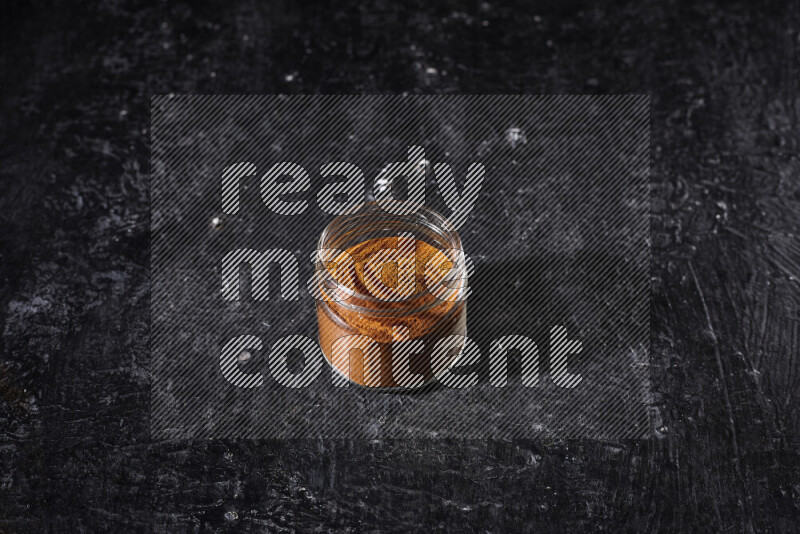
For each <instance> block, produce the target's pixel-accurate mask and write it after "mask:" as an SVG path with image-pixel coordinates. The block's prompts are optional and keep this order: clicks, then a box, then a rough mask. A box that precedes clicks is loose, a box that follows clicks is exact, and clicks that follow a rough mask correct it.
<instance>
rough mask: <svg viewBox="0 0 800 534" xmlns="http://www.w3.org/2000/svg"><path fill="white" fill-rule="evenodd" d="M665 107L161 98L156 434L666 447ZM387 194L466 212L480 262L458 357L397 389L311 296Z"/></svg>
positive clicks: (155, 229)
mask: <svg viewBox="0 0 800 534" xmlns="http://www.w3.org/2000/svg"><path fill="white" fill-rule="evenodd" d="M649 105H650V102H649V97H647V96H642V95H608V96H485V95H483V96H478V95H474V96H405V97H404V96H345V95H343V96H291V97H289V96H180V95H179V96H156V97H154V98H153V99H152V194H151V202H152V205H151V232H152V254H151V261H152V265H151V268H152V298H151V303H152V304H151V307H152V309H151V312H152V338H151V347H152V352H153V358H152V362H153V364H152V375H153V382H152V402H151V431H152V434H153V436H154V437H155V438H157V439H185V438H235V437H246V438H295V437H297V438H302V437H351V438H389V437H395V438H396V437H409V438H418V437H467V438H482V437H493V438H533V437H553V436H556V437H564V438H570V437H587V438H595V439H602V440H609V441H615V440H620V439H626V438H644V437H648V436H649V435H650V432H651V429H650V420H649V417H648V403H649V398H650V397H649V396H650V391H649V373H650V371H649V364H648V362H649V356H648V353H649V345H650V325H649V314H650V302H649V269H650V250H649V244H648V240H649V194H650V193H649V128H650V125H649ZM393 163H398V166H397V167H396V168H397V169H399V168H401V166H400V165H399V164H400V163H402V164H408V169H412V168H413V171H409V172H413V173H416V174H415V176H416V178H419V179H418V180H412V181H409V182H408V183H407V184H406V183H404V180H403V179H397V178H396V177H394V178H392V172H390V171H387V166H388V165H390V164H393ZM481 166H482V167H481ZM481 169H483V173H482V174H481V173H480V170H481ZM395 174H396V173H395ZM421 184H424V188H421V187H420V185H421ZM387 195H395V196H397V197H398V198H399V197H402V198H407V197H412V198H419V196H420V195H421V196H422V199H424V202H425V204H426V205H428V206H430V207H432V208H433V209H435V210H436V211H438V212H440V213H442V214H443V215H445V216H446V217H448V218H449V219H450V220H451V222H453V224H455V225H456V226H458V232H459V234H460V236H461V239H462V242H463V247H464V252H465V253H466V255H467V256H468V257H469V259H470V260H471V262H472V265H473V268H474V272H473V274H472V275H471V276H470V279H469V288H470V293H469V297H468V299H467V329H466V330H467V331H466V334H467V337H468V339H467V340H466V342H465V340H464V339H463V338H460V339H443V340H442V342H441V343H442V344H441V347H440V349H441V354H442V355H443V356H442V357H443V358H445V356H447V355H446V354H445V353H448V354H449V352H448V351H450V349H452V348H453V347H455V348H456V350H457V349H458V348H459V347H461V349H460V350H461V354H460V355H459V357H458V358H457V359H456V362H457V364H458V365H457V367H455V368H449V369H446V370H445V372H443V373H442V374H441V376H439V379H438V380H434V381H433V383H430V384H425V385H424V386H422V387H419V386H421V379H420V377H419V376H418V375H416V374H414V373H412V372H411V371H410V370H409V368H408V366H407V365H406V364H403V365H401V366H399V369H398V371H397V372H398V373H399V375H398V376H399V378H400V380H399V381H398V383H403V384H408V385H409V387H408V388H407V389H406V390H402V388H400V389H401V391H398V390H397V388H393V389H392V391H391V392H385V391H381V390H379V389H376V388H370V387H360V386H356V385H354V384H350V383H348V381H347V380H346V379H344V378H343V377H342V374H341V372H340V371H338V370H336V369H333V368H332V367H331V366H330V365H328V363H327V360H326V359H325V356H324V354H323V353H322V351H321V350H320V347H319V345H318V343H317V340H318V332H317V312H316V307H315V301H314V298H313V296H312V294H311V293H310V292H309V290H308V286H307V282H308V280H309V279H311V278H312V275H313V272H314V263H313V261H312V258H313V257H314V256H315V251H316V248H317V243H318V240H319V237H320V235H321V233H322V232H323V230H324V229H325V227H326V226H327V225H328V224H329V223H330V222H331V221H332V220H333V218H334V217H336V216H337V215H338V214H341V213H344V212H346V211H347V210H349V209H352V208H353V207H355V206H358V205H359V204H361V203H362V202H364V201H365V200H373V199H375V198H378V199H381V198H386V196H387ZM410 242H411V240H409V241H408V243H410ZM401 243H404V241H401ZM259 266H260V267H263V268H259ZM371 269H372V268H371ZM367 274H368V275H369V276H370V277H371V278H370V279H375V278H376V277H377V276H379V274H378V273H377V271H374V270H369V272H368V273H367ZM392 297H393V298H400V297H398V296H397V295H393V296H392ZM397 332H398V334H397V338H398V339H401V338H402V342H403V343H405V345H403V347H405V348H404V349H402V350H400V351H399V352H400V353H402V354H403V356H404V358H405V357H406V356H409V354H410V353H411V352H412V351H413V350H416V349H414V348H413V347H416V346H417V345H416V344H415V343H414V341H413V340H408V339H406V338H405V337H404V335H403V333H402V331H401V329H398V330H397ZM355 352H359V351H355ZM360 352H361V354H360V355H357V356H358V357H361V358H364V359H365V360H366V361H368V362H373V361H377V360H376V359H378V358H379V354H378V352H377V351H376V350H375V348H374V347H373V346H371V345H370V344H368V343H366V344H363V347H362V349H361V350H360ZM407 353H409V354H407ZM436 354H439V353H438V352H437V353H436ZM436 354H435V356H436ZM335 357H336V358H338V359H341V358H345V359H346V356H345V355H342V354H339V353H337V354H336V355H335ZM350 357H351V358H353V357H356V355H354V353H351V354H350ZM443 361H451V358H450V357H449V356H447V359H446V360H443ZM406 363H407V362H406ZM337 367H338V369H347V362H344V363H341V362H340V364H339V365H337ZM369 369H371V371H370V373H377V372H378V366H377V365H374V366H369ZM384 371H385V370H381V371H380V372H384ZM378 380H379V377H378V376H372V375H370V376H365V382H366V383H367V384H370V383H377V381H378ZM411 386H413V387H411Z"/></svg>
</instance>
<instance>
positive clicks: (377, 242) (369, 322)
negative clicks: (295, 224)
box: [331, 237, 459, 343]
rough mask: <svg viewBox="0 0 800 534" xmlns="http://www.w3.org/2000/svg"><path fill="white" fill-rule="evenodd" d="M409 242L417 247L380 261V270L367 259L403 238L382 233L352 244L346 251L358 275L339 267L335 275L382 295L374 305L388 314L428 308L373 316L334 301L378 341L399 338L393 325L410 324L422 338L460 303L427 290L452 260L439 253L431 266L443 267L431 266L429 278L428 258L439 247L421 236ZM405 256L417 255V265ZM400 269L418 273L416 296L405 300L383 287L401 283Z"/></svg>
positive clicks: (356, 287)
mask: <svg viewBox="0 0 800 534" xmlns="http://www.w3.org/2000/svg"><path fill="white" fill-rule="evenodd" d="M405 242H406V244H408V245H411V246H412V247H413V250H411V251H407V254H400V256H401V259H400V261H399V262H395V261H388V262H386V263H384V264H379V265H378V268H379V271H378V272H373V271H372V270H371V269H369V267H370V266H368V264H367V261H368V260H369V259H370V258H372V257H374V255H375V254H376V253H378V252H380V251H391V250H398V249H399V245H401V243H400V239H399V238H397V237H382V238H376V239H371V240H368V241H365V242H363V243H360V244H358V245H355V246H352V247H350V248H348V249H347V250H346V252H347V254H349V255H350V257H351V258H352V259H353V262H354V264H355V273H349V274H350V275H352V274H354V275H355V276H348V273H346V272H344V273H343V272H339V271H338V270H337V273H336V275H335V278H337V280H338V281H339V282H341V283H344V284H345V285H347V286H348V287H351V288H352V289H354V290H355V291H356V293H357V294H362V295H369V296H371V297H373V298H375V299H378V300H379V302H375V303H372V305H371V306H370V307H373V308H374V309H377V310H381V311H383V312H385V313H387V314H391V312H392V310H398V311H399V310H401V309H403V308H409V307H415V308H425V309H423V310H422V311H420V312H418V313H411V314H407V315H394V314H392V315H390V316H388V317H372V316H369V315H366V314H359V313H356V312H353V311H351V310H347V309H346V308H345V307H343V306H341V305H339V304H338V303H336V302H333V303H331V304H332V307H333V308H335V309H336V310H337V311H338V312H339V313H340V314H341V315H342V317H343V318H344V319H345V321H346V322H348V323H350V324H352V325H353V326H354V327H356V328H358V329H359V330H361V331H362V333H364V334H365V335H368V336H370V337H372V338H373V339H375V340H376V341H380V342H384V343H386V342H391V341H393V340H394V339H395V338H394V337H393V336H392V329H393V327H395V326H399V327H405V328H408V329H409V336H410V337H411V338H412V339H414V338H418V337H420V336H422V335H424V334H425V333H427V332H428V331H430V330H431V329H432V328H434V327H435V326H437V323H438V322H439V321H440V320H441V319H442V318H443V317H444V316H446V315H447V314H448V313H450V312H451V311H452V310H453V308H454V307H455V306H456V305H457V304H459V303H458V302H448V301H444V300H438V299H437V298H436V297H435V296H433V295H432V294H431V293H429V292H427V291H426V289H427V288H428V287H429V286H430V285H432V284H436V283H438V282H439V281H441V280H442V278H443V277H444V276H445V275H447V273H448V271H449V270H450V268H451V267H452V263H451V262H448V261H442V260H443V259H444V258H443V257H442V256H441V253H440V254H439V257H437V258H434V259H433V260H432V261H431V267H432V266H438V267H440V268H434V269H430V268H429V269H428V271H427V272H428V276H427V278H426V266H427V265H428V261H429V260H431V256H433V255H434V254H436V253H439V249H438V248H436V247H434V246H432V245H430V244H428V243H426V242H425V241H422V240H419V239H410V238H406V239H405ZM401 250H402V249H401ZM402 257H405V258H406V259H408V260H410V259H411V258H413V262H414V265H413V266H411V265H406V264H404V260H403V259H402ZM336 261H337V263H338V264H339V265H342V264H343V259H342V258H341V257H340V258H337V260H336ZM398 263H399V265H398ZM399 269H404V273H405V274H408V273H410V272H411V271H413V277H414V281H413V285H414V290H413V294H414V295H415V296H412V297H411V298H409V299H407V300H406V301H404V302H397V301H392V300H388V299H387V292H385V291H381V289H382V287H383V286H385V287H386V288H397V287H398V282H399V281H398V274H400V273H399V272H398V270H399ZM378 277H380V282H378V281H377V278H378Z"/></svg>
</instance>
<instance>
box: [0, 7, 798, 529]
mask: <svg viewBox="0 0 800 534" xmlns="http://www.w3.org/2000/svg"><path fill="white" fill-rule="evenodd" d="M722 6H724V8H723V7H722ZM0 16H2V22H1V23H0V26H1V27H0V40H1V41H0V93H1V94H2V99H0V105H2V112H1V114H0V187H2V189H1V191H2V195H0V219H1V220H2V233H1V234H0V236H1V237H0V258H1V260H2V261H1V263H0V280H2V288H1V289H0V317H1V318H2V323H3V335H2V361H1V362H0V531H7V532H26V531H31V532H39V531H49V532H80V531H141V532H147V531H164V532H175V531H177V532H180V531H194V530H199V531H206V530H220V531H228V530H230V531H233V530H250V531H281V530H285V531H290V530H297V531H327V530H337V531H340V530H351V531H374V530H390V531H392V530H393V531H408V530H412V531H413V530H438V529H450V530H475V531H480V532H503V531H534V530H537V531H539V530H555V529H559V530H577V531H596V530H608V531H620V530H622V531H625V530H652V531H674V530H678V531H686V532H691V531H698V530H704V531H707V530H711V531H728V532H750V531H763V532H771V531H793V530H794V529H795V528H796V522H797V521H798V519H800V518H799V516H800V514H798V507H800V462H798V452H799V451H798V445H800V443H798V434H797V431H798V426H800V419H799V418H798V407H797V394H798V384H799V383H800V369H798V354H797V351H798V346H800V329H799V328H798V326H799V322H800V288H798V280H800V245H799V244H798V237H797V234H796V232H797V231H798V222H800V162H799V161H798V156H800V133H798V119H800V110H798V107H800V97H799V96H798V85H799V84H798V76H800V65H799V64H798V48H799V47H800V5H799V4H798V2H761V3H759V4H758V5H755V4H753V5H750V4H748V3H744V2H740V3H728V2H725V3H721V4H720V5H719V6H715V5H712V4H710V3H708V2H700V3H697V4H695V5H693V6H688V5H684V4H681V3H677V2H666V3H656V2H651V1H647V2H632V3H629V4H625V5H622V4H621V5H618V6H617V7H615V8H613V9H611V8H605V7H601V6H600V5H598V4H594V3H588V2H585V3H577V2H569V1H562V2H554V3H547V4H541V5H536V4H535V3H534V4H532V3H527V2H519V3H518V4H517V5H513V4H507V3H501V2H483V3H480V4H473V3H467V2H463V3H462V2H453V1H451V2H443V3H440V4H438V5H437V7H433V6H431V5H429V4H427V3H425V4H423V3H421V2H419V3H409V4H404V5H402V6H401V5H400V4H399V3H393V2H389V1H386V0H384V1H379V2H370V3H365V4H356V3H346V2H338V3H336V4H335V7H330V6H327V5H325V4H322V3H319V4H316V3H304V4H303V5H300V2H297V3H289V2H287V3H286V4H280V3H273V4H271V5H261V4H260V3H257V2H243V3H234V2H216V3H212V4H207V5H203V6H197V5H194V4H189V3H177V4H174V3H170V4H168V3H166V2H164V3H159V4H157V5H150V4H145V3H136V2H124V1H113V0H102V1H100V2H97V3H94V4H85V5H80V6H79V5H78V3H74V5H73V4H71V3H66V2H65V3H61V4H60V5H57V6H55V7H53V6H45V5H44V4H39V3H37V2H20V1H13V2H8V3H5V4H4V5H3V8H2V15H0ZM403 91H408V92H420V93H564V92H571V93H603V94H604V93H632V92H633V93H641V92H649V93H651V94H652V98H653V100H652V129H651V131H652V149H653V150H652V183H653V187H652V189H653V196H652V199H653V202H652V205H653V216H652V244H653V254H654V262H653V268H652V292H653V293H652V294H653V306H652V329H653V333H652V338H651V339H652V346H653V351H652V364H653V366H652V380H653V390H654V392H655V394H656V395H655V404H654V408H655V409H656V412H657V418H658V424H657V433H656V437H655V438H654V439H652V440H649V441H644V442H631V443H627V444H625V445H624V446H618V445H611V444H605V443H599V442H586V441H578V442H558V441H554V442H501V441H474V442H454V441H434V442H409V441H397V442H389V441H373V442H365V441H352V442H348V441H336V442H328V441H297V442H292V441H279V442H252V441H240V442H233V441H231V442H224V441H223V442H219V441H213V442H207V441H202V442H194V443H186V442H180V443H154V442H152V441H150V439H149V432H148V396H149V381H148V371H147V369H148V361H149V350H148V337H149V331H148V329H149V313H148V305H149V294H148V254H149V252H148V172H149V169H148V167H149V146H148V143H149V132H148V128H149V97H150V95H151V94H153V93H169V92H176V93H274V92H286V93H300V92H306V93H351V92H356V93H363V92H382V93H399V92H403Z"/></svg>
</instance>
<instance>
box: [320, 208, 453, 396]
mask: <svg viewBox="0 0 800 534" xmlns="http://www.w3.org/2000/svg"><path fill="white" fill-rule="evenodd" d="M464 259H465V257H464V255H463V251H462V247H461V239H460V238H459V236H458V233H457V232H456V230H455V228H454V227H453V226H452V224H451V223H450V222H449V221H448V220H447V219H446V218H444V217H443V216H441V215H439V214H438V213H436V212H435V211H433V210H431V209H430V208H427V207H424V206H419V205H416V204H413V203H410V202H408V201H397V200H389V201H381V202H380V203H377V202H372V203H368V204H363V205H361V206H359V207H357V208H355V209H353V210H351V211H350V212H348V213H345V214H344V215H340V216H339V217H337V218H336V219H334V220H333V221H332V222H331V223H330V224H329V225H328V227H327V228H326V229H325V230H324V231H323V233H322V235H321V236H320V240H319V243H318V245H317V265H316V268H317V275H318V276H317V277H316V279H315V285H316V289H317V295H315V297H316V299H317V320H318V324H319V342H320V346H321V348H322V352H323V354H324V355H325V358H326V359H327V360H328V362H329V363H330V364H331V366H332V367H333V369H334V372H336V373H337V374H338V375H339V377H340V378H342V379H346V380H349V381H351V382H353V383H356V384H358V385H361V386H368V387H375V388H398V387H402V388H410V387H418V386H420V385H423V384H425V383H428V382H430V381H431V379H432V378H433V377H434V376H435V375H436V374H437V373H439V372H441V371H443V370H444V369H447V368H448V367H449V366H450V365H451V364H452V363H453V360H454V359H455V357H456V356H457V355H458V354H459V352H460V351H461V349H462V348H463V345H464V336H466V319H467V316H466V311H467V306H466V296H467V294H468V287H467V268H466V263H465V261H464ZM333 295H336V296H333Z"/></svg>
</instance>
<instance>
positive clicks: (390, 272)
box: [317, 237, 466, 387]
mask: <svg viewBox="0 0 800 534" xmlns="http://www.w3.org/2000/svg"><path fill="white" fill-rule="evenodd" d="M410 241H411V240H409V241H406V244H408V243H409V242H410ZM399 244H400V243H399V242H398V238H397V237H384V238H376V239H371V240H368V241H365V242H363V243H360V244H358V245H355V246H352V247H350V248H348V249H347V250H346V252H347V253H348V254H349V255H350V256H351V257H352V259H353V261H354V263H355V269H354V271H355V272H354V273H352V272H351V273H350V275H351V276H350V277H349V279H348V278H347V276H346V275H344V274H341V273H340V272H339V271H338V270H337V272H336V274H335V275H334V278H335V279H336V280H337V281H338V282H340V283H344V284H346V285H347V286H348V287H350V288H352V289H354V290H355V292H356V296H355V297H351V298H350V299H348V300H345V301H343V302H335V301H332V302H325V301H318V303H317V318H318V321H319V334H320V344H321V346H322V351H323V353H324V354H325V356H326V358H328V360H329V361H331V363H333V365H334V367H336V368H337V369H338V370H339V371H340V372H341V373H342V374H344V375H345V376H347V377H348V378H349V379H350V380H352V381H354V382H356V383H358V384H361V385H369V386H373V387H395V386H398V385H400V384H399V383H398V382H397V381H396V380H395V377H394V376H393V372H392V345H393V343H395V344H396V343H398V342H400V338H399V337H398V334H399V332H398V331H397V329H396V328H397V327H400V328H401V329H404V330H403V331H404V332H405V335H406V336H407V338H405V339H407V340H421V341H422V342H423V343H422V345H423V347H424V348H423V349H422V350H421V351H417V353H416V354H411V355H410V357H409V370H410V372H411V373H414V374H415V375H417V376H421V377H423V378H424V379H425V380H428V379H430V378H431V377H432V376H433V375H434V373H435V372H437V371H438V370H439V369H433V368H432V366H431V357H430V356H431V351H432V349H433V346H434V345H435V343H436V342H437V341H438V340H440V339H442V338H443V337H446V336H449V335H452V334H460V335H464V333H465V331H466V303H465V302H450V301H447V300H439V299H437V298H436V297H435V296H434V295H433V294H431V293H430V292H429V291H428V289H427V288H428V286H427V284H426V282H428V283H435V282H437V281H439V280H441V279H442V277H443V276H444V275H445V274H447V273H448V271H449V268H450V267H452V264H450V263H449V262H444V263H443V264H442V265H443V266H442V268H441V269H437V270H434V271H433V272H432V275H431V272H430V271H429V278H428V280H426V277H425V272H426V265H427V263H428V260H429V259H430V258H431V256H432V255H433V254H434V253H436V252H437V251H438V249H437V248H435V247H433V246H432V245H430V244H428V243H426V242H424V241H421V240H417V239H415V240H413V261H414V265H413V277H414V280H413V284H414V291H413V295H412V296H410V297H408V298H406V299H405V300H403V301H387V300H383V299H380V298H375V297H380V296H381V295H376V294H375V293H376V291H375V289H376V280H377V278H378V277H380V282H381V283H382V284H383V286H385V287H387V288H397V287H398V282H399V280H398V264H397V262H392V261H389V262H386V263H385V264H383V265H378V270H377V272H372V271H371V270H370V268H369V267H368V264H367V260H368V259H369V258H370V257H373V255H374V254H376V253H378V252H379V251H382V250H390V249H397V247H398V245H399ZM410 257H411V256H410V255H408V256H407V259H410ZM343 261H344V260H343V258H341V257H340V258H337V259H336V260H335V261H334V263H336V264H337V265H342V264H343ZM400 262H401V267H402V260H400ZM371 265H372V267H374V266H375V264H374V263H373V264H371ZM406 268H407V269H408V270H407V271H405V272H406V273H408V272H409V271H410V270H411V266H410V265H408V266H406ZM377 287H378V288H380V287H382V286H381V285H380V284H378V285H377ZM359 295H361V296H362V298H359V297H358V296H359ZM364 295H369V296H371V297H373V298H372V299H369V298H366V299H365V298H363V296H364ZM354 305H355V306H354ZM355 308H358V309H355ZM354 335H360V336H367V337H369V338H371V339H372V340H374V341H375V342H376V343H377V346H378V348H379V353H380V354H379V356H378V355H376V354H375V353H374V352H373V353H371V354H372V356H373V357H371V358H370V357H365V352H368V351H365V350H364V347H363V346H361V345H358V344H357V343H356V342H350V341H348V340H349V339H354V338H348V340H345V341H344V342H343V343H344V345H341V347H342V349H341V350H342V351H345V353H346V354H349V359H347V358H345V360H344V361H341V359H340V358H339V359H337V358H334V357H333V344H334V342H336V341H337V340H339V339H341V338H347V337H348V336H354ZM360 341H363V338H362V339H361V340H360ZM457 352H458V350H456V351H455V353H457ZM348 360H349V361H348ZM395 372H397V371H396V370H395Z"/></svg>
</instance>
